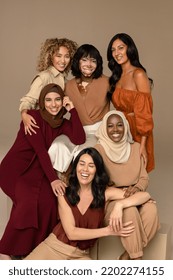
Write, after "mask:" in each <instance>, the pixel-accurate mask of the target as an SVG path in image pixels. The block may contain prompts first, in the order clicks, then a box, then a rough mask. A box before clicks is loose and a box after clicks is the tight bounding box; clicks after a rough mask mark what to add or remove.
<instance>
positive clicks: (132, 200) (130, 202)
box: [117, 192, 150, 208]
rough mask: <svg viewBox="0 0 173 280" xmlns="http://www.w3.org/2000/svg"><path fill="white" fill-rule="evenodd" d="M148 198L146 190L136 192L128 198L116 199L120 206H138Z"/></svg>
mask: <svg viewBox="0 0 173 280" xmlns="http://www.w3.org/2000/svg"><path fill="white" fill-rule="evenodd" d="M149 199H150V194H149V193H148V192H137V193H135V194H133V195H132V196H130V197H128V198H124V199H121V200H119V201H117V203H119V204H120V205H121V207H122V208H128V207H131V206H138V205H141V204H143V203H145V202H146V201H148V200H149Z"/></svg>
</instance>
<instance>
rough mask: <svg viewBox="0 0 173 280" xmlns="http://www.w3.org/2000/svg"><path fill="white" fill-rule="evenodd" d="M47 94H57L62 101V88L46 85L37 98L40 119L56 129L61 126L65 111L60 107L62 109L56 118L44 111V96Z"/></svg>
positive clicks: (55, 85)
mask: <svg viewBox="0 0 173 280" xmlns="http://www.w3.org/2000/svg"><path fill="white" fill-rule="evenodd" d="M49 92H57V93H58V94H59V95H60V97H61V99H62V101H63V98H64V96H65V95H64V92H63V90H62V88H61V87H60V86H59V85H57V84H53V83H52V84H48V85H46V86H45V87H44V88H43V89H42V90H41V93H40V97H39V109H40V114H41V116H42V118H43V119H44V120H45V121H46V122H48V123H49V124H50V126H51V127H53V128H56V127H58V126H60V125H61V124H62V122H63V116H64V115H65V114H66V112H67V111H66V109H65V108H64V107H62V109H61V110H60V111H59V112H58V114H57V115H56V116H53V115H51V114H50V113H49V112H48V111H47V110H46V109H45V96H46V94H48V93H49Z"/></svg>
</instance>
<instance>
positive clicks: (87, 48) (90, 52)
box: [71, 44, 103, 79]
mask: <svg viewBox="0 0 173 280" xmlns="http://www.w3.org/2000/svg"><path fill="white" fill-rule="evenodd" d="M88 56H89V57H92V58H94V59H96V61H97V68H96V70H95V71H94V73H93V78H94V79H97V78H99V77H101V75H102V74H103V59H102V57H101V55H100V53H99V51H98V49H96V48H95V47H94V46H93V45H90V44H84V45H81V46H80V47H79V48H78V49H77V51H76V53H75V54H74V57H73V61H72V66H71V72H72V74H73V76H74V77H76V78H80V77H81V75H82V74H81V71H80V69H79V60H80V59H81V58H83V57H88Z"/></svg>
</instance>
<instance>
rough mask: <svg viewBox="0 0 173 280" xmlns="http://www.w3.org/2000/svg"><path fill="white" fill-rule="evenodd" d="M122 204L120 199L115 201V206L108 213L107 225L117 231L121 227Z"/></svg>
mask: <svg viewBox="0 0 173 280" xmlns="http://www.w3.org/2000/svg"><path fill="white" fill-rule="evenodd" d="M122 218H123V206H122V204H121V201H116V203H115V206H114V208H113V210H112V212H111V214H110V218H109V225H110V226H111V228H112V229H113V230H114V231H115V232H117V231H119V230H120V229H121V228H122V227H123V222H122Z"/></svg>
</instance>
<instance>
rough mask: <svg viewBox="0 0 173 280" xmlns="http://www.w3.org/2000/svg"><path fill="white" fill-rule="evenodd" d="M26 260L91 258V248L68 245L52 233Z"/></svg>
mask: <svg viewBox="0 0 173 280" xmlns="http://www.w3.org/2000/svg"><path fill="white" fill-rule="evenodd" d="M24 260H91V258H90V256H89V250H80V249H79V248H76V247H73V246H70V245H67V244H65V243H63V242H61V241H59V240H58V239H57V238H56V236H55V235H54V234H53V233H51V234H50V235H49V236H48V237H47V238H46V239H45V240H44V241H43V242H41V243H40V245H38V246H37V247H36V248H35V249H34V250H33V251H32V252H31V253H30V254H29V255H28V256H27V257H26V258H24Z"/></svg>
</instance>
